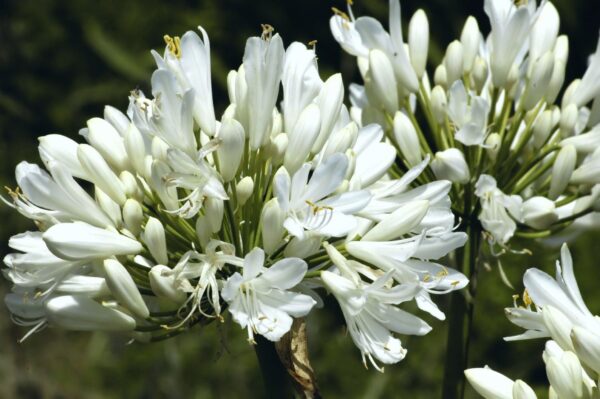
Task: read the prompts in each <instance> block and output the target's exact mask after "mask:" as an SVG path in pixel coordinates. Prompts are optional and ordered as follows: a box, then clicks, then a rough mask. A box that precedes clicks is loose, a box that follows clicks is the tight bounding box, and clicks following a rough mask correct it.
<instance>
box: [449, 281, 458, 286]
mask: <svg viewBox="0 0 600 399" xmlns="http://www.w3.org/2000/svg"><path fill="white" fill-rule="evenodd" d="M458 283H460V281H458V280H454V281H452V282H451V283H450V285H452V286H453V287H456V286H457V285H458Z"/></svg>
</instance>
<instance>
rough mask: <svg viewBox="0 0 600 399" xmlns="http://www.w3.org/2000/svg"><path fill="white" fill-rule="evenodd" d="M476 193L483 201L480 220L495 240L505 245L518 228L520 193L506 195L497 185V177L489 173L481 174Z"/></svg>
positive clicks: (476, 185)
mask: <svg viewBox="0 0 600 399" xmlns="http://www.w3.org/2000/svg"><path fill="white" fill-rule="evenodd" d="M475 194H476V195H477V196H478V197H479V199H480V201H481V213H480V214H479V220H480V221H481V224H482V225H483V227H484V228H485V230H486V231H487V232H489V233H490V234H491V236H492V238H493V240H494V241H495V242H497V243H499V244H501V245H504V244H505V243H506V242H507V241H508V240H510V238H511V237H512V236H513V234H514V233H515V230H516V229H517V223H516V222H515V219H516V220H519V219H520V218H521V217H520V209H521V204H522V199H521V197H519V196H518V195H510V196H509V195H506V194H504V193H503V192H502V191H501V190H500V189H499V188H498V186H497V183H496V179H494V178H493V177H492V176H489V175H481V176H479V180H477V183H476V184H475Z"/></svg>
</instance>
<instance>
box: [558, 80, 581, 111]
mask: <svg viewBox="0 0 600 399" xmlns="http://www.w3.org/2000/svg"><path fill="white" fill-rule="evenodd" d="M580 83H581V79H575V80H574V81H572V82H571V84H569V85H568V86H567V88H566V89H565V92H564V93H563V98H562V102H561V107H562V108H566V107H567V105H569V104H571V103H572V102H573V100H572V98H573V94H574V93H575V92H576V91H577V88H578V87H579V84H580Z"/></svg>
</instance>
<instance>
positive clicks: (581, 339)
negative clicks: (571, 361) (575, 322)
mask: <svg viewBox="0 0 600 399" xmlns="http://www.w3.org/2000/svg"><path fill="white" fill-rule="evenodd" d="M571 341H572V342H573V347H574V348H575V352H576V353H577V356H579V359H581V360H582V361H583V362H584V363H585V364H586V365H587V366H589V367H591V368H592V369H593V370H594V371H595V372H596V373H598V372H600V336H599V335H597V334H596V333H594V332H593V331H588V330H587V329H585V328H583V327H579V326H575V327H573V330H572V331H571Z"/></svg>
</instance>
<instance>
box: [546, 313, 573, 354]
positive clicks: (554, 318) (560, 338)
mask: <svg viewBox="0 0 600 399" xmlns="http://www.w3.org/2000/svg"><path fill="white" fill-rule="evenodd" d="M542 318H543V320H544V324H545V325H546V328H547V329H548V332H549V333H550V336H551V337H552V339H553V340H554V341H556V343H557V344H558V345H559V346H560V347H561V348H562V349H563V350H573V343H572V342H571V329H572V328H573V323H571V321H570V320H569V318H568V317H567V316H565V315H564V314H563V313H562V312H561V311H560V310H558V309H556V308H554V307H552V306H550V305H546V306H544V308H543V310H542Z"/></svg>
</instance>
